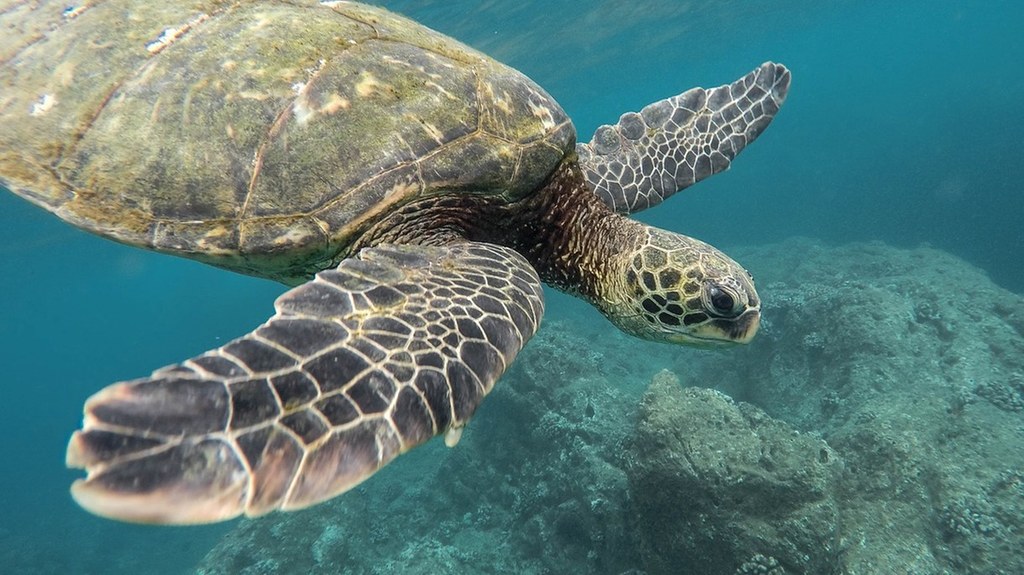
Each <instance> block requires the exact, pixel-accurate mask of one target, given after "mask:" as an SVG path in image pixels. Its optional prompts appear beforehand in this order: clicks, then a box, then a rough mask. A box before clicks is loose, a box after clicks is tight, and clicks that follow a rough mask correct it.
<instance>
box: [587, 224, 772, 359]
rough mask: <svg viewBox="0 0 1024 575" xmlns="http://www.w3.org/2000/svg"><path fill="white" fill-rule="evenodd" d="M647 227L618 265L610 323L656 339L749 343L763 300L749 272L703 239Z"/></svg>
mask: <svg viewBox="0 0 1024 575" xmlns="http://www.w3.org/2000/svg"><path fill="white" fill-rule="evenodd" d="M645 227H646V232H647V233H646V236H647V237H646V238H642V239H641V241H640V242H638V247H637V248H635V249H634V250H633V251H632V252H631V253H624V254H622V259H621V260H620V261H621V263H622V265H621V266H616V267H617V268H619V272H618V274H619V277H618V278H616V279H617V280H618V281H617V282H616V283H617V284H618V285H616V286H615V287H614V288H613V291H614V292H617V293H614V294H609V295H611V297H609V298H607V299H606V300H605V305H603V306H601V307H602V308H603V309H602V311H603V312H604V313H605V315H606V316H608V318H609V319H610V320H611V321H612V323H614V324H615V325H616V326H618V327H619V329H621V330H623V331H625V332H627V333H630V334H632V335H635V336H637V337H641V338H643V339H648V340H653V341H663V342H668V343H676V344H685V345H696V346H713V345H716V344H730V343H747V342H749V341H750V340H751V338H753V337H754V334H755V333H757V328H758V324H759V323H760V318H761V300H760V299H759V298H758V297H757V292H756V291H754V283H753V280H752V278H751V276H750V274H749V273H748V272H747V270H745V269H743V268H742V267H741V266H740V265H739V264H737V263H736V262H735V261H733V260H732V259H731V258H729V256H727V255H725V254H723V253H722V252H720V251H718V250H717V249H715V248H714V247H712V246H709V245H708V244H705V243H704V242H701V241H698V240H695V239H693V238H690V237H687V236H684V235H681V234H676V233H673V232H669V231H665V230H660V229H657V228H653V227H648V226H645Z"/></svg>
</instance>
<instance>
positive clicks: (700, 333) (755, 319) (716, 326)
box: [668, 307, 761, 347]
mask: <svg viewBox="0 0 1024 575" xmlns="http://www.w3.org/2000/svg"><path fill="white" fill-rule="evenodd" d="M760 325H761V310H760V308H756V307H755V308H750V309H748V310H747V311H745V312H743V313H742V314H741V315H739V316H738V317H734V318H731V319H723V318H720V319H715V320H712V321H709V322H708V323H705V324H704V325H702V326H700V327H699V328H697V329H696V330H694V331H693V332H691V333H689V334H677V335H676V336H674V337H671V338H668V339H669V341H671V342H673V343H681V344H686V345H692V346H697V347H725V346H732V345H735V344H738V343H750V340H752V339H754V336H755V335H757V328H758V327H760Z"/></svg>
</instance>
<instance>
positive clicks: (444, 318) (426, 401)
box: [67, 243, 543, 524]
mask: <svg viewBox="0 0 1024 575" xmlns="http://www.w3.org/2000/svg"><path fill="white" fill-rule="evenodd" d="M275 307H276V310H277V313H276V314H275V315H274V316H273V317H272V318H270V320H269V321H267V323H265V324H263V325H262V326H260V327H259V328H257V329H256V330H255V331H253V332H252V333H250V334H248V335H246V336H244V337H241V338H239V339H236V340H234V341H232V342H231V343H229V344H227V345H225V346H224V347H221V348H219V349H216V350H213V351H209V352H207V353H205V354H203V355H200V356H198V357H195V358H193V359H190V360H188V361H185V362H183V363H181V364H178V365H172V366H168V367H165V368H163V369H160V370H157V371H156V372H154V373H153V375H152V376H150V377H148V378H144V379H138V380H134V381H129V382H123V383H118V384H114V385H111V386H109V387H107V388H106V389H104V390H102V391H100V392H99V393H97V394H96V395H94V396H93V397H92V398H90V399H89V401H88V402H87V403H86V406H85V423H84V425H83V428H82V430H81V431H78V432H75V434H74V435H73V436H72V438H71V442H70V444H69V445H68V454H67V462H68V465H69V466H71V467H82V468H85V469H86V471H87V472H88V476H87V477H86V478H85V479H80V480H78V481H76V482H75V484H74V485H73V486H72V494H73V496H74V498H75V500H76V501H78V503H79V504H81V505H82V506H83V507H85V508H86V509H88V510H89V511H92V512H93V513H96V514H98V515H103V516H106V517H111V518H116V519H122V520H127V521H137V522H146V523H180V524H185V523H205V522H212V521H220V520H224V519H229V518H231V517H235V516H237V515H239V514H241V513H243V512H244V513H245V514H247V515H250V516H251V515H260V514H262V513H266V512H268V511H271V510H274V509H284V510H290V509H298V508H302V507H306V506H308V505H312V504H314V503H317V502H320V501H323V500H325V499H329V498H331V497H334V496H335V495H338V494H340V493H342V492H343V491H346V490H348V489H350V488H352V487H353V486H355V485H356V484H358V483H359V482H361V481H363V480H364V479H366V478H367V477H369V476H370V475H371V474H373V473H374V472H375V471H377V470H378V469H379V468H380V467H382V466H383V465H384V464H386V463H388V462H389V461H391V460H392V459H394V458H395V456H397V455H399V454H401V453H403V452H405V451H407V450H409V449H411V448H412V447H414V446H416V445H419V444H421V443H423V442H424V441H426V440H428V439H430V438H431V437H433V436H434V435H437V434H440V433H445V432H450V433H451V436H452V438H454V437H456V436H457V433H458V430H460V428H461V427H462V426H463V425H465V424H466V422H467V421H468V420H469V418H470V416H472V415H473V412H474V410H476V408H477V406H478V405H479V404H480V401H481V400H482V399H483V397H484V396H485V395H486V394H487V393H488V392H489V391H490V390H491V387H492V386H493V385H494V382H495V381H496V380H497V379H498V377H499V376H500V375H501V374H502V372H504V371H505V368H506V367H508V365H509V364H510V363H511V362H512V360H513V359H514V358H515V356H516V354H517V353H518V352H519V350H520V349H522V347H523V345H524V344H525V343H526V341H527V340H528V339H530V337H531V336H532V335H533V334H534V332H535V331H536V329H537V326H538V324H539V322H540V318H541V315H542V313H543V299H542V291H541V284H540V280H539V279H538V278H537V274H536V273H535V272H534V270H533V269H532V268H531V267H530V265H529V264H528V263H527V262H526V261H525V260H524V259H523V258H522V257H521V256H520V255H519V254H517V253H516V252H514V251H512V250H510V249H507V248H503V247H499V246H494V245H490V244H479V243H462V244H454V245H451V246H448V247H420V246H415V247H413V246H381V247H376V248H372V249H366V250H363V251H362V252H360V253H359V255H358V256H357V257H355V258H351V259H348V260H345V261H343V262H342V263H341V265H340V266H338V268H337V269H335V270H329V271H324V272H321V273H319V274H317V276H316V278H315V279H314V280H313V281H310V282H308V283H306V284H303V285H301V286H299V287H296V288H294V289H292V290H291V291H289V292H287V293H285V294H284V295H282V296H281V297H280V298H278V300H277V302H276V303H275Z"/></svg>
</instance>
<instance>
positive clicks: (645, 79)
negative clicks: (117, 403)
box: [0, 0, 1024, 573]
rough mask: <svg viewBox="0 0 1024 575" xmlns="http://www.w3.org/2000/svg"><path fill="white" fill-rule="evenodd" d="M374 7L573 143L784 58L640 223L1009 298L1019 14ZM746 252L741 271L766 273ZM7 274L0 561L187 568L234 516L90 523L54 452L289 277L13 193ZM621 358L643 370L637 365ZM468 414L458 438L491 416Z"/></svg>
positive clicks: (1018, 161)
mask: <svg viewBox="0 0 1024 575" xmlns="http://www.w3.org/2000/svg"><path fill="white" fill-rule="evenodd" d="M5 4H7V5H10V4H13V3H11V2H7V3H5ZM379 4H382V5H385V6H387V7H389V8H391V9H393V10H395V11H398V12H401V13H403V14H406V15H408V16H411V17H413V18H415V19H417V20H419V21H421V22H423V23H425V24H427V25H429V26H431V27H433V28H435V29H438V30H440V31H443V32H445V33H447V34H449V35H452V36H454V37H455V38H458V39H459V40H462V41H464V42H467V43H469V44H470V45H473V46H475V47H477V48H479V49H481V50H483V51H485V52H487V53H489V54H490V55H492V56H494V57H496V58H498V59H499V60H501V61H503V62H505V63H507V64H510V65H512V66H514V67H516V68H518V69H519V70H521V71H523V72H525V73H526V74H527V75H529V76H530V77H532V78H533V79H534V80H536V81H537V82H538V83H539V84H541V85H542V86H544V87H545V88H546V89H547V90H548V91H549V92H550V93H551V94H552V95H553V96H554V97H555V98H556V99H557V100H558V101H559V102H560V103H561V104H562V106H563V107H564V108H565V109H566V111H567V112H568V113H569V114H570V116H571V117H572V118H573V119H574V122H575V124H576V126H577V129H578V131H579V133H580V139H581V140H589V137H590V134H591V133H593V131H594V129H595V128H596V127H597V126H598V125H600V124H602V123H613V122H614V121H616V120H617V118H618V116H619V115H620V114H621V113H623V112H626V111H630V110H638V109H639V108H641V107H642V106H643V105H645V104H646V103H648V102H651V101H654V100H658V99H661V98H664V97H666V96H669V95H672V94H676V93H679V92H681V91H683V90H685V89H687V88H689V87H691V86H695V85H701V86H706V87H707V86H715V85H719V84H723V83H727V82H730V81H732V80H734V79H735V78H738V77H739V76H741V75H743V74H745V73H746V72H748V71H749V70H750V69H752V68H754V67H755V66H757V65H758V64H760V63H761V62H762V61H765V60H769V59H770V60H775V61H778V62H782V63H784V64H786V65H787V66H788V67H789V68H790V69H791V70H792V73H793V84H792V88H791V91H790V95H789V99H788V100H787V102H786V104H785V106H784V108H783V110H782V111H781V112H780V114H779V115H778V117H777V118H776V120H775V122H774V123H773V124H772V126H771V127H770V129H768V130H767V131H766V132H765V134H764V135H763V136H762V137H761V138H760V139H759V140H758V142H756V143H755V144H754V145H753V146H751V147H750V148H748V149H747V150H745V151H744V152H743V154H742V155H741V156H740V157H739V158H738V159H737V161H736V162H735V164H734V166H733V168H732V169H731V170H730V171H729V172H727V173H725V174H721V175H718V176H715V177H714V178H712V179H710V180H708V181H706V182H703V183H701V184H700V185H699V186H696V187H694V188H693V189H692V190H688V191H686V192H685V193H683V194H680V195H679V196H676V197H674V198H673V199H672V200H670V201H669V202H667V203H666V204H665V205H663V206H660V207H659V208H658V209H656V210H651V211H649V212H645V213H643V214H641V215H640V216H639V217H640V219H642V220H644V221H646V222H649V223H652V224H655V225H658V226H660V227H664V228H669V229H672V230H675V231H680V232H683V233H687V234H689V235H693V236H696V237H699V238H701V239H704V240H706V241H708V242H710V243H712V244H714V245H717V246H719V247H721V248H723V249H725V250H726V251H732V250H733V249H737V250H739V251H740V252H742V251H743V250H744V249H753V250H755V252H756V249H757V248H759V247H762V246H768V245H776V244H778V243H779V242H783V241H785V240H788V239H791V238H794V237H807V238H813V239H814V241H816V242H818V243H820V244H823V245H833V246H836V245H846V244H849V243H852V242H866V241H878V242H883V243H884V244H886V245H888V246H892V247H896V248H915V247H918V246H922V245H927V246H930V247H932V248H935V249H936V250H940V251H942V252H946V253H949V254H952V255H954V256H956V257H958V258H960V259H962V260H964V261H966V262H967V263H968V264H970V265H973V266H975V267H977V268H981V269H982V270H983V271H984V274H986V275H987V276H988V277H989V278H991V280H992V281H993V282H994V283H995V284H996V285H998V286H1001V287H1002V288H1005V289H1006V290H1008V292H1006V294H1008V295H1004V296H1001V297H1007V298H1011V297H1018V296H1020V295H1021V294H1024V265H1022V262H1024V193H1022V192H1024V186H1022V184H1021V182H1024V161H1022V158H1024V155H1022V153H1021V136H1020V134H1021V133H1022V130H1024V106H1022V103H1024V75H1022V74H1021V73H1020V70H1019V68H1020V63H1021V62H1024V36H1022V35H1021V34H1020V33H1019V27H1020V23H1021V22H1024V3H1020V2H1013V1H1002V2H1000V1H993V2H986V3H984V5H982V4H980V3H977V2H966V1H929V2H925V1H907V2H899V3H892V2H875V1H860V2H854V1H833V2H812V1H807V0H803V1H800V0H784V1H779V2H760V1H758V2H743V1H702V0H695V1H689V2H676V1H668V0H641V1H637V2H621V1H614V0H600V1H594V2H589V3H580V2H568V1H563V0H557V1H545V2H539V1H534V2H531V1H524V2H499V1H487V2H469V1H466V0H421V1H416V0H406V1H394V2H380V3H379ZM0 6H3V5H0ZM0 34H2V31H0ZM0 42H2V39H0ZM7 89H10V88H9V87H7V86H0V90H7ZM2 129H3V126H0V130H2ZM786 245H797V246H799V245H802V244H786ZM865 257H870V255H869V256H865ZM761 261H767V260H755V262H754V263H753V264H751V268H752V269H753V271H754V273H755V276H756V275H758V274H759V273H761V272H765V273H767V272H768V271H770V270H759V269H758V268H757V266H756V265H755V264H757V263H759V262H761ZM979 277H981V276H979ZM847 279H849V278H847ZM862 281H864V282H867V283H871V281H872V280H871V277H870V276H867V277H864V278H862ZM951 285H952V284H951ZM0 286H2V288H0V296H2V298H0V302H2V309H0V365H2V372H0V373H2V374H3V377H2V379H0V386H2V392H3V395H2V397H3V400H2V401H0V437H2V438H3V441H2V442H0V444H2V447H0V455H2V459H0V460H2V461H3V463H2V468H0V469H2V473H0V506H2V507H0V571H3V572H12V573H14V572H20V573H29V572H38V573H183V572H188V571H189V570H190V569H192V568H193V567H194V566H195V565H197V564H199V563H200V561H201V560H202V559H203V557H204V556H205V555H206V554H207V553H208V552H209V550H210V549H211V548H213V547H214V546H215V545H216V544H217V542H218V541H219V540H221V538H222V537H224V536H226V535H227V534H228V533H229V532H231V530H232V529H236V528H237V527H238V526H239V524H240V523H244V522H238V521H235V522H229V523H227V524H222V525H214V526H206V527H192V528H167V527H159V528H158V527H139V526H131V525H123V524H119V523H114V522H111V521H107V520H103V519H99V518H95V517H92V516H90V515H88V514H86V513H85V512H84V511H82V510H80V509H79V508H78V507H77V506H76V505H75V504H74V503H73V502H72V501H71V499H70V497H69V495H68V491H67V488H68V486H69V484H70V483H71V481H72V480H73V479H74V478H75V477H76V476H77V474H76V473H75V472H72V471H69V470H66V469H65V468H64V462H63V457H64V449H65V446H66V441H67V438H68V436H69V434H70V433H71V432H72V431H73V430H74V429H76V428H77V426H78V425H79V424H80V420H81V406H82V403H83V402H84V400H85V399H86V398H87V397H88V396H89V395H90V394H91V393H93V392H94V391H96V390H98V389H100V388H101V387H102V386H104V385H106V384H108V383H110V382H113V381H117V380H122V379H128V378H132V377H137V376H141V375H144V374H147V373H149V372H150V371H151V370H152V369H153V368H156V367H159V366H162V365H165V364H168V363H171V362H174V361H178V360H181V359H184V358H187V357H190V356H192V355H195V354H197V353H199V352H202V351H204V350H206V349H209V348H211V347H214V346H217V345H219V344H221V343H224V342H226V341H228V340H230V339H232V338H234V337H236V336H238V335H240V334H242V333H244V332H246V331H247V330H249V329H250V328H251V327H253V326H255V325H257V324H258V323H260V322H261V321H263V320H264V319H265V318H266V317H267V315H268V314H269V313H270V310H271V309H272V308H271V303H272V301H273V299H274V297H276V295H277V294H279V293H280V292H281V291H282V288H281V287H280V286H278V285H276V284H273V283H271V282H267V281H263V280H258V279H253V278H247V277H241V276H236V275H233V274H231V273H228V272H224V271H220V270H215V269H212V268H209V267H205V266H203V265H201V264H197V263H194V262H189V261H184V260H179V259H175V258H171V257H166V256H160V255H155V254H151V253H145V252H142V251H140V250H133V249H130V248H128V247H125V246H121V245H117V244H114V243H112V242H109V241H106V240H103V239H100V238H97V237H94V236H91V235H88V234H85V233H83V232H79V231H77V230H74V229H72V228H70V227H68V226H66V225H63V224H62V223H61V222H59V221H58V220H57V219H56V218H54V217H52V216H50V215H48V214H46V213H44V212H43V211H41V210H39V209H37V208H35V207H33V206H31V205H29V204H28V203H27V202H25V201H23V200H21V199H19V198H17V197H15V196H13V194H8V193H3V194H0ZM761 289H762V292H763V290H764V287H763V286H762V288H761ZM951 289H956V287H955V285H954V286H953V288H951ZM1000 293H1003V292H1000ZM762 295H765V294H764V293H762ZM765 297H766V299H768V298H769V297H770V295H765ZM548 302H549V303H548V309H549V314H548V318H547V319H548V321H558V322H565V323H567V324H568V325H570V326H571V325H576V326H578V329H579V330H581V331H586V332H588V333H589V332H594V333H598V334H604V335H602V336H598V337H595V338H594V343H593V351H594V352H595V353H602V350H601V345H602V341H603V338H612V337H617V336H612V335H611V334H610V330H612V328H611V327H610V326H607V325H606V324H605V323H604V320H603V319H602V318H601V317H600V316H599V314H597V313H596V312H595V311H593V310H592V309H590V308H589V307H587V306H586V305H584V304H581V303H579V302H576V301H574V300H572V299H571V298H568V297H566V296H563V295H560V294H555V293H550V294H549V299H548ZM960 303H961V304H962V306H963V308H966V309H970V308H972V307H974V306H984V305H988V304H989V303H990V302H978V301H963V302H960ZM766 318H767V320H768V321H771V315H770V310H766ZM880 329H881V328H880ZM551 345H556V346H557V341H556V342H555V343H553V344H551ZM637 345H638V347H636V350H638V351H636V353H637V354H644V355H645V356H647V357H650V358H651V359H650V362H649V363H651V364H657V365H661V364H664V365H667V366H671V365H672V362H673V359H672V358H673V357H674V356H675V354H676V353H677V352H676V351H675V350H674V349H673V348H669V347H667V346H658V345H654V344H644V345H640V344H637ZM757 345H758V342H755V343H754V344H752V346H757ZM1009 349H1010V350H1011V351H1010V352H1009V353H1011V354H1015V353H1017V352H1016V351H1014V350H1019V349H1020V348H1019V347H1018V348H1014V347H1012V346H1011V347H1010V348H1009ZM726 353H730V352H726ZM794 353H797V352H794ZM901 353H911V351H904V352H901ZM1011 359H1013V360H1014V361H1019V359H1020V358H1011ZM640 363H645V364H646V363H648V362H646V361H645V362H640ZM1014 365H1016V364H1014ZM638 370H639V371H638V373H639V374H640V375H638V376H637V377H638V378H649V377H650V374H649V373H648V371H649V370H648V365H644V366H638ZM499 385H501V384H499ZM513 407H514V406H513ZM483 415H485V414H483V413H482V414H481V417H480V418H478V419H476V420H474V422H473V426H471V428H470V431H473V428H474V427H477V426H486V425H487V421H485V420H484V418H483ZM1018 418H1019V415H1018ZM1017 424H1018V425H1019V424H1020V421H1019V419H1018V420H1017ZM1018 440H1019V437H1018ZM409 457H410V458H412V456H409ZM405 464H406V462H405V461H404V458H403V459H399V460H398V461H397V462H396V463H395V464H393V466H402V465H405ZM409 465H430V462H429V461H424V460H423V459H422V458H418V459H417V458H412V459H411V461H410V463H409ZM1022 465H1024V462H1022V461H1019V460H1018V461H1013V462H1009V463H1008V466H1016V468H1017V469H1020V467H1021V466H1022ZM343 499H344V498H343ZM1016 537H1018V538H1019V533H1018V534H1016ZM282 544H285V543H284V542H283V543H282ZM480 571H481V572H489V571H490V569H488V568H486V567H481V569H480ZM324 572H330V571H324ZM697 572H699V571H694V573H697ZM963 572H970V571H969V570H967V569H966V568H965V570H964V571H963Z"/></svg>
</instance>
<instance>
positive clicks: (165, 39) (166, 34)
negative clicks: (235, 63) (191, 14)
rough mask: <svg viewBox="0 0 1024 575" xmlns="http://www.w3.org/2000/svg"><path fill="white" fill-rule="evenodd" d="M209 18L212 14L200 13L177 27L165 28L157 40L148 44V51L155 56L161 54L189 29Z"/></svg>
mask: <svg viewBox="0 0 1024 575" xmlns="http://www.w3.org/2000/svg"><path fill="white" fill-rule="evenodd" d="M209 18H210V16H209V15H208V14H200V15H199V16H196V17H195V18H193V19H192V20H190V21H189V22H188V23H186V24H183V25H181V26H179V27H177V28H165V29H164V31H163V32H161V33H160V35H159V36H157V38H156V40H153V41H152V42H150V43H149V44H146V51H148V52H149V53H150V54H152V55H154V56H155V55H156V54H159V53H160V52H161V51H162V50H163V49H164V48H166V47H168V46H170V45H171V44H173V43H174V42H175V41H177V40H178V38H181V37H182V36H184V35H185V34H187V33H188V31H189V30H191V29H192V28H195V27H196V26H198V25H200V24H202V23H203V22H206V21H207V20H208V19H209Z"/></svg>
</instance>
